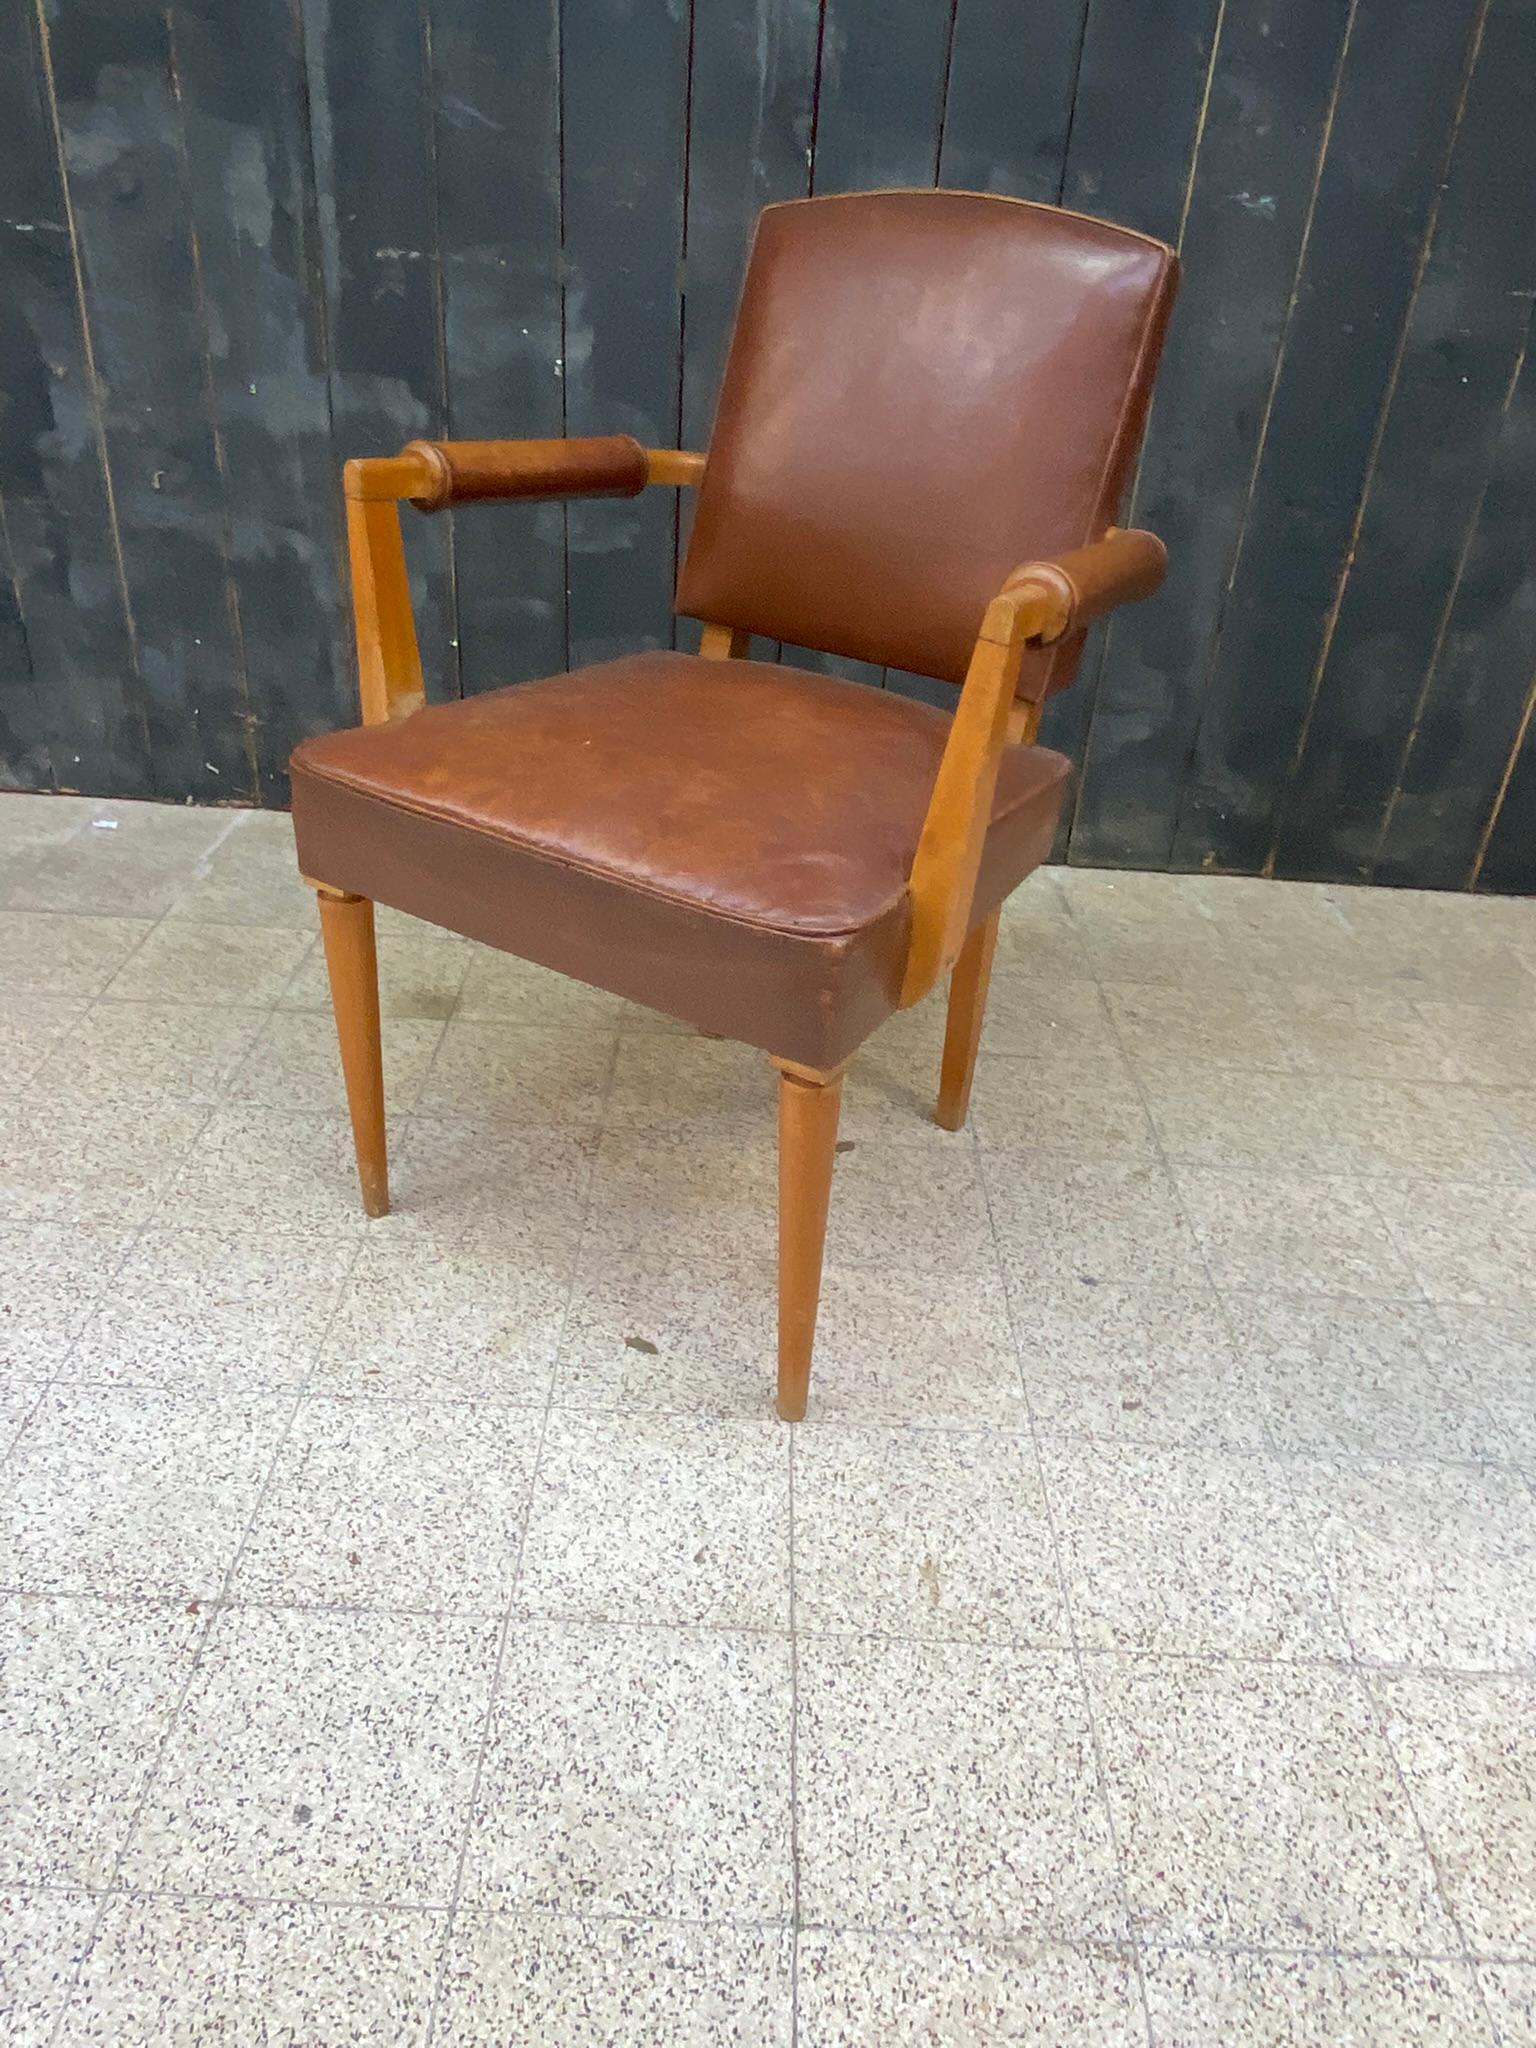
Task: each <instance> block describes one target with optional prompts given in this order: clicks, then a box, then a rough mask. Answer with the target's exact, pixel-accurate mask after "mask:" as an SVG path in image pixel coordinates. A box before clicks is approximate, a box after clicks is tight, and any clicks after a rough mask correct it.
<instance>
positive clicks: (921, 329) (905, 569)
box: [678, 191, 1176, 696]
mask: <svg viewBox="0 0 1536 2048" xmlns="http://www.w3.org/2000/svg"><path fill="white" fill-rule="evenodd" d="M1175 277H1176V263H1175V259H1174V257H1173V254H1172V252H1171V251H1170V250H1168V249H1167V248H1165V247H1164V246H1163V245H1162V244H1161V243H1159V242H1154V241H1151V240H1149V239H1148V238H1147V237H1145V236H1143V235H1139V234H1134V233H1132V232H1131V231H1130V230H1129V229H1125V228H1118V227H1113V226H1110V225H1109V224H1108V223H1106V222H1102V221H1096V220H1090V219H1088V218H1086V217H1085V216H1083V215H1080V214H1072V213H1065V212H1062V211H1061V210H1059V209H1058V208H1055V207H1049V206H1035V205H1031V204H1028V203H1026V202H1024V201H1021V200H1011V199H1003V198H998V197H992V196H987V195H983V194H979V193H965V192H932V191H923V192H865V193H850V194H843V195H838V196H835V197H829V198H825V199H809V200H796V201H791V202H789V203H787V204H785V205H781V206H770V207H768V208H767V209H766V210H765V211H764V213H763V214H762V216H761V219H760V221H759V225H758V230H757V237H756V240H755V242H754V245H753V251H752V257H751V262H750V264H749V267H748V272H747V279H746V283H745V286H744V288H743V294H742V301H741V309H740V313H739V315H738V318H737V323H736V330H735V336H734V339H733V341H732V344H731V351H730V356H729V359H728V362H727V366H726V372H725V379H724V383H723V386H722V390H721V396H720V405H719V410H718V414H717V417H716V421H715V428H714V432H713V434H712V436H711V439H710V444H709V462H708V467H707V468H706V470H705V473H704V479H703V482H702V484H701V485H700V487H699V499H698V508H697V512H696V515H695V518H694V522H693V530H692V535H691V538H690V541H689V546H688V553H687V557H686V559H685V562H684V565H683V569H682V574H681V577H680V579H679V585H678V608H679V609H680V610H681V611H684V612H687V613H689V614H691V615H692V616H694V617H695V618H703V619H713V620H717V621H719V622H720V623H722V624H725V625H730V626H739V627H745V628H748V629H750V630H751V631H753V632H756V633H762V634H766V635H768V636H769V637H772V638H777V639H782V640H787V641H791V642H793V643H796V644H798V645H800V646H804V647H817V648H822V649H825V650H827V651H829V652H832V653H837V654H846V655H853V656H856V657H858V658H859V659H860V660H864V661H872V662H880V663H884V664H887V665H889V666H891V667H895V668H902V669H910V670H913V671H915V672H917V673H918V674H920V675H932V676H941V677H946V678H948V679H949V680H951V681H954V682H959V681H961V680H962V679H963V677H964V675H965V669H966V664H967V662H968V661H969V659H970V655H971V649H972V646H973V644H974V642H975V638H976V634H977V631H978V629H979V627H980V624H981V620H982V615H983V613H984V612H985V610H986V607H987V604H988V602H989V600H990V599H991V598H992V597H994V596H995V595H996V593H997V591H998V590H999V588H1000V587H1001V585H1002V583H1003V581H1004V579H1005V578H1006V576H1007V575H1008V573H1009V572H1010V570H1012V569H1014V568H1016V567H1017V566H1018V565H1019V563H1021V562H1023V561H1027V560H1030V559H1032V558H1035V557H1041V556H1050V555H1055V554H1059V553H1061V552H1063V551H1065V550H1067V549H1071V548H1077V547H1080V546H1082V545H1083V544H1084V543H1085V542H1088V541H1091V540H1096V539H1098V537H1099V536H1100V535H1101V534H1102V533H1103V531H1104V529H1105V527H1106V526H1108V525H1111V524H1112V523H1113V522H1114V518H1115V512H1116V509H1117V507H1118V504H1119V500H1120V497H1121V495H1122V493H1123V491H1124V488H1125V483H1126V478H1127V476H1128V473H1129V467H1130V464H1131V461H1132V459H1133V457H1134V454H1135V450H1136V447H1137V444H1138V443H1139V441H1140V438H1141V432H1142V427H1143V425H1144V422H1145V415H1146V407H1147V401H1148V398H1149V395H1150V392H1151V386H1152V377H1153V373H1154V371H1155V369H1156V364H1157V356H1158V351H1159V349H1160V347H1161V343H1162V335H1163V329H1164V327H1165V325H1166V321H1167V315H1168V309H1169V306H1170V304H1171V301H1172V296H1173V290H1174V283H1175ZM1080 644H1081V643H1080V640H1077V639H1074V640H1073V641H1072V642H1070V643H1063V645H1062V646H1061V647H1059V648H1057V649H1054V650H1051V651H1050V652H1043V653H1039V654H1035V655H1032V656H1031V657H1030V660H1029V666H1028V668H1027V671H1026V675H1025V677H1024V678H1023V679H1022V681H1021V689H1020V694H1021V695H1029V696H1037V695H1039V694H1040V691H1041V688H1042V687H1044V686H1045V685H1044V684H1042V681H1041V674H1042V665H1043V669H1044V672H1045V673H1046V678H1047V682H1048V686H1049V687H1052V688H1055V687H1059V686H1060V685H1061V683H1063V682H1065V681H1067V680H1069V679H1070V676H1071V673H1072V670H1073V668H1074V667H1075V663H1076V658H1077V654H1078V652H1079V649H1080Z"/></svg>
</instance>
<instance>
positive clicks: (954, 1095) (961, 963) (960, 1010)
mask: <svg viewBox="0 0 1536 2048" xmlns="http://www.w3.org/2000/svg"><path fill="white" fill-rule="evenodd" d="M998 915H999V913H998V912H997V911H995V910H994V911H993V913H992V915H991V916H990V917H989V918H988V919H987V920H986V922H985V923H984V924H979V925H977V927H976V929H975V930H974V931H973V932H972V933H971V935H970V937H969V938H968V939H967V940H966V942H965V944H964V945H963V946H962V947H961V948H960V957H959V958H958V959H957V960H956V962H955V965H954V969H953V971H952V972H951V974H950V977H949V1014H948V1017H947V1019H946V1021H945V1025H944V1063H943V1066H942V1067H941V1069H940V1072H939V1099H938V1102H937V1104H936V1105H935V1108H934V1112H933V1120H934V1122H935V1123H936V1124H940V1125H942V1126H943V1128H944V1129H945V1130H946V1131H958V1130H959V1129H960V1128H961V1127H962V1126H963V1124H964V1123H965V1113H966V1111H967V1110H968V1109H969V1108H970V1106H971V1081H972V1079H973V1077H974V1075H975V1072H976V1048H977V1046H978V1045H980V1043H981V1027H982V1023H983V1021H984V1020H985V1018H986V1014H987V987H988V984H989V983H990V982H991V979H992V955H993V954H994V953H995V952H996V951H997V920H998Z"/></svg>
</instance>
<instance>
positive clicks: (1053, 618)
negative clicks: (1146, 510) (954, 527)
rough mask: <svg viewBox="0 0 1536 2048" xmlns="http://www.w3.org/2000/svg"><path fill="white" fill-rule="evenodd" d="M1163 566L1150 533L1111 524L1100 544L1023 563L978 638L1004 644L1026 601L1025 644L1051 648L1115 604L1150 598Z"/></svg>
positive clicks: (1163, 552)
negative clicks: (1028, 621) (1027, 611)
mask: <svg viewBox="0 0 1536 2048" xmlns="http://www.w3.org/2000/svg"><path fill="white" fill-rule="evenodd" d="M1167 568H1168V550H1167V549H1166V548H1165V547H1164V546H1163V544H1162V542H1161V541H1160V540H1159V539H1158V537H1157V535H1156V534H1155V533H1143V532H1141V531H1140V529H1139V528H1137V527H1134V526H1126V527H1120V526H1112V527H1111V528H1110V529H1109V531H1108V533H1106V534H1105V536H1104V538H1103V539H1102V540H1096V541H1093V542H1091V543H1090V544H1089V546H1087V547H1085V548H1071V549H1069V550H1068V551H1067V553H1066V554H1064V555H1055V556H1053V557H1052V558H1051V559H1050V560H1049V561H1043V562H1026V563H1024V565H1023V566H1022V568H1018V569H1015V570H1014V572H1013V574H1012V575H1011V576H1010V577H1009V578H1008V580H1007V582H1006V583H1005V584H1004V585H1003V587H1002V589H1001V590H1000V591H999V592H998V594H997V596H996V597H995V598H994V599H993V601H992V603H991V605H990V606H989V607H988V609H987V616H986V620H985V622H984V623H983V625H982V629H981V631H982V637H983V639H987V640H996V641H1000V642H1002V643H1004V644H1008V643H1010V642H1011V641H1012V640H1013V638H1014V637H1015V635H1016V634H1017V633H1018V631H1019V626H1018V620H1019V618H1020V615H1021V608H1022V607H1024V606H1025V604H1026V602H1027V603H1028V606H1029V610H1030V625H1029V627H1028V628H1027V629H1026V630H1025V633H1024V638H1025V640H1026V641H1027V642H1028V643H1029V644H1030V645H1032V646H1036V647H1052V646H1054V645H1055V643H1056V642H1057V641H1058V640H1065V639H1066V638H1067V637H1068V635H1069V634H1072V633H1080V632H1082V630H1083V628H1084V627H1085V626H1088V625H1091V624H1092V623H1093V621H1094V620H1095V619H1097V618H1100V617H1101V616H1102V615H1103V614H1104V613H1105V612H1108V611H1113V610H1114V608H1115V606H1116V605H1120V604H1136V603H1138V602H1139V601H1140V600H1141V599H1142V598H1144V597H1150V596H1151V595H1152V593H1153V592H1154V591H1155V590H1157V589H1158V588H1159V587H1160V585H1161V584H1162V580H1163V577H1164V575H1165V573H1166V571H1167ZM1038 600H1043V605H1042V604H1041V603H1039V602H1038Z"/></svg>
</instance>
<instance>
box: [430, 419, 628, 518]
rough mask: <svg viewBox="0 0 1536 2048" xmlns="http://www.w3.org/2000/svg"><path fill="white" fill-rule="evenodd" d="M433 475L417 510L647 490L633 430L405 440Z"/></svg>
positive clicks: (620, 494)
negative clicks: (556, 436) (557, 436)
mask: <svg viewBox="0 0 1536 2048" xmlns="http://www.w3.org/2000/svg"><path fill="white" fill-rule="evenodd" d="M401 453H402V454H405V455H416V456H419V457H420V458H421V460H422V461H423V462H424V463H425V464H426V465H427V467H428V469H429V470H430V471H431V473H432V479H433V483H432V489H431V490H430V491H426V492H421V493H419V494H418V495H417V496H415V497H413V498H412V499H411V501H410V502H411V503H412V504H413V505H414V506H415V507H416V509H417V511H418V512H436V511H438V510H440V509H441V508H442V507H443V506H444V505H463V504H467V503H470V502H471V501H473V500H475V499H483V498H633V497H635V496H636V495H637V494H638V493H639V492H640V491H643V490H644V489H645V485H646V477H647V473H648V472H647V464H646V459H645V450H644V449H643V448H642V447H641V446H640V443H639V442H638V441H637V440H636V439H635V438H634V436H633V435H632V434H596V435H589V436H588V437H587V438H585V439H573V440H565V441H407V442H406V444H405V447H404V448H403V449H402V451H401Z"/></svg>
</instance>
